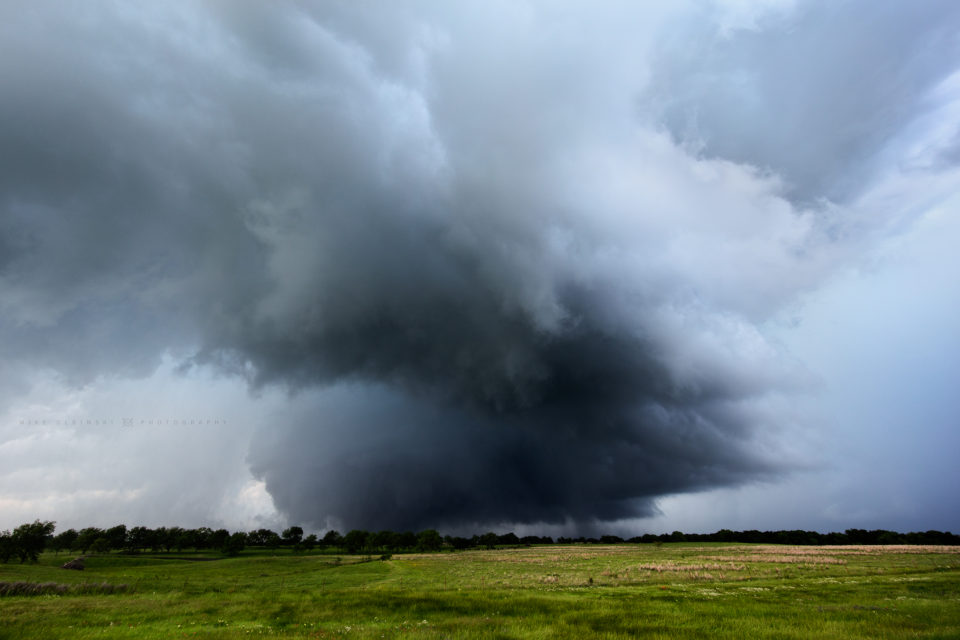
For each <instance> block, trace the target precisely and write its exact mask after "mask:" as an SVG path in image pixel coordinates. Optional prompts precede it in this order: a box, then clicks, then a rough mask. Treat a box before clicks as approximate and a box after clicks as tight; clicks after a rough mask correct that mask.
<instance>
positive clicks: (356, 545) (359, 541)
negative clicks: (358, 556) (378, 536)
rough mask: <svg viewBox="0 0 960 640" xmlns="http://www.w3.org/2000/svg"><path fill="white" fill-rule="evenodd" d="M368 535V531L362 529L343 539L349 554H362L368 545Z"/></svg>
mask: <svg viewBox="0 0 960 640" xmlns="http://www.w3.org/2000/svg"><path fill="white" fill-rule="evenodd" d="M368 535H369V534H368V533H367V532H366V531H362V530H360V529H354V530H352V531H350V532H348V533H347V535H345V536H344V537H343V546H344V548H345V549H346V550H347V553H360V551H361V550H362V549H363V548H364V547H365V546H366V545H367V536H368Z"/></svg>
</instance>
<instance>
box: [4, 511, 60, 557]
mask: <svg viewBox="0 0 960 640" xmlns="http://www.w3.org/2000/svg"><path fill="white" fill-rule="evenodd" d="M55 526H56V523H54V522H40V521H39V520H35V521H33V522H32V523H30V524H22V525H20V526H19V527H17V528H16V529H14V530H13V534H12V535H11V538H12V540H13V549H14V552H15V553H16V554H17V556H19V558H20V562H25V561H27V560H29V561H30V562H36V561H37V558H38V557H39V556H40V554H41V553H43V548H44V547H45V546H46V544H47V536H49V535H52V534H53V530H54V528H55Z"/></svg>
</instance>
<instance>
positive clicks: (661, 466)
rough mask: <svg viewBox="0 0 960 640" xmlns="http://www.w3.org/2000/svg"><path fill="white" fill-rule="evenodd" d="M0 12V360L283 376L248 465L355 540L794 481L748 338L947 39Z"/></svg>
mask: <svg viewBox="0 0 960 640" xmlns="http://www.w3.org/2000/svg"><path fill="white" fill-rule="evenodd" d="M0 11H2V12H3V14H4V15H3V18H4V20H3V21H2V26H0V43H2V44H0V73H2V77H3V79H4V80H3V82H4V86H5V88H6V90H5V91H4V93H3V96H2V97H0V176H2V177H0V230H2V233H0V249H2V258H0V292H2V298H0V312H2V313H0V332H2V335H3V336H4V337H5V340H4V342H3V347H2V353H3V357H4V359H5V361H6V362H7V363H8V364H6V365H5V366H6V368H7V370H6V371H3V372H0V373H2V374H3V377H4V378H6V377H11V378H15V377H16V372H17V370H18V368H19V369H23V370H27V369H31V368H43V369H51V370H54V371H56V372H58V374H59V375H62V376H64V378H65V379H66V380H67V381H68V382H69V383H70V384H75V385H82V384H85V383H89V382H90V381H91V380H95V379H97V378H98V377H103V376H114V377H136V376H146V375H148V374H149V373H150V372H152V371H154V370H155V369H156V367H157V366H158V365H159V363H160V362H161V359H162V358H163V356H164V354H173V356H174V357H176V358H177V359H178V360H179V361H180V362H181V366H182V368H183V369H188V368H190V367H191V366H196V367H213V368H215V369H216V370H218V371H221V372H226V373H228V374H230V375H234V376H238V377H240V378H242V379H244V380H246V381H247V382H248V383H249V385H250V387H251V389H253V390H254V391H257V390H259V389H263V388H266V387H274V386H276V387H280V388H283V389H286V390H289V391H290V392H291V394H292V395H291V397H290V399H289V401H288V404H287V408H286V410H285V411H283V412H280V413H278V414H277V415H276V416H275V419H274V420H271V421H269V422H267V423H264V424H263V425H261V426H260V427H259V429H258V432H257V434H256V435H255V436H254V438H253V441H252V443H251V447H250V451H249V454H248V462H249V464H250V466H251V469H252V470H253V472H254V473H255V474H256V475H257V476H258V477H260V478H263V479H264V480H265V482H266V486H267V489H268V490H269V491H270V493H271V495H272V496H273V498H274V501H275V502H276V504H277V506H278V508H279V509H280V510H281V511H283V512H284V513H285V514H287V515H288V516H289V517H290V518H292V519H296V520H299V521H302V522H303V523H305V524H312V525H315V526H324V525H325V524H326V523H329V522H341V523H343V526H351V527H352V526H363V527H370V528H379V527H391V528H396V527H410V528H416V527H422V526H427V525H435V526H436V525H443V526H451V527H455V526H458V525H461V524H463V523H471V522H476V523H493V522H505V521H511V522H549V523H563V522H574V523H590V522H593V521H609V520H616V519H622V518H626V517H632V516H641V515H649V514H651V513H653V512H654V511H655V500H656V498H657V497H658V496H662V495H666V494H676V493H681V492H685V491H697V490H704V489H709V488H716V487H724V486H736V485H739V484H742V483H745V482H748V481H751V480H755V479H758V478H772V477H776V476H777V475H779V474H782V473H784V472H787V471H789V470H790V469H794V468H797V467H798V466H800V465H801V464H803V463H804V461H803V460H800V459H797V458H796V457H795V456H794V457H791V456H788V455H787V454H786V453H785V450H786V449H788V447H786V448H785V447H780V446H779V445H780V443H781V442H782V441H783V439H784V438H786V437H787V436H786V435H784V431H783V430H784V425H783V424H781V423H780V422H778V419H777V417H776V416H771V415H770V414H769V412H768V411H766V409H765V406H766V405H765V403H766V402H767V401H768V400H769V399H770V398H772V397H782V396H785V395H787V396H789V395H790V394H793V393H796V392H798V391H802V390H804V389H807V388H808V387H809V384H810V379H809V378H810V377H809V375H808V374H807V373H806V372H805V371H804V368H803V367H802V365H800V364H799V363H798V362H796V361H795V360H794V359H793V358H792V357H791V356H790V355H789V354H788V353H786V352H785V351H784V350H783V349H782V348H781V347H779V346H778V344H777V343H776V342H774V341H772V340H770V339H769V338H768V337H767V335H766V329H765V323H766V322H768V321H769V320H770V319H771V317H773V314H775V313H776V312H778V311H779V310H781V309H783V307H784V306H785V305H788V304H791V303H793V302H794V301H795V300H796V299H797V296H798V295H799V294H801V293H803V292H805V291H809V290H811V289H813V288H815V287H816V286H818V284H819V283H821V282H822V281H823V279H824V278H825V277H826V276H828V275H830V274H831V273H833V271H834V270H835V269H836V267H837V265H838V264H842V263H843V261H844V260H846V259H848V257H849V255H850V254H851V252H852V251H854V249H855V246H856V241H855V240H854V241H849V242H846V241H845V242H841V241H839V240H838V239H837V238H838V237H839V234H837V233H836V228H837V227H838V226H839V227H843V225H844V224H845V223H844V219H843V216H845V215H846V214H847V210H846V206H847V204H848V200H849V198H848V196H850V194H852V193H853V192H854V191H855V190H853V189H851V188H849V184H851V183H850V182H849V181H850V180H854V181H857V180H862V176H863V175H867V174H868V173H869V169H870V158H871V157H873V156H872V154H873V152H874V151H875V150H876V149H877V148H878V147H879V146H880V145H882V144H883V143H884V141H885V140H887V139H888V138H889V137H890V132H891V131H894V130H898V128H899V127H901V125H902V123H904V122H907V121H908V120H910V118H911V116H912V115H914V111H915V110H917V109H919V108H920V106H919V104H920V103H918V102H917V100H916V96H915V94H916V93H917V92H922V91H923V90H926V89H927V88H929V87H932V86H933V85H934V84H935V82H936V81H938V80H940V79H942V78H943V77H944V76H945V75H946V74H947V73H948V72H949V71H950V69H949V65H948V64H947V63H946V62H944V61H942V60H941V59H938V58H937V57H936V56H935V55H933V52H944V51H952V47H954V45H955V43H953V42H949V41H946V40H943V39H942V38H941V36H940V35H938V34H940V29H941V27H940V25H941V24H942V22H941V21H940V20H939V19H938V16H941V15H946V16H949V11H952V9H951V8H950V7H949V6H947V5H943V6H942V7H941V6H939V5H930V6H929V7H927V8H926V9H925V10H924V11H922V12H917V14H915V15H914V14H911V16H910V21H909V25H910V28H909V29H905V30H904V33H903V34H902V35H899V34H900V32H899V31H897V32H896V34H894V32H893V31H892V30H891V29H892V25H893V24H894V23H897V24H898V25H899V26H902V24H901V23H900V20H899V16H900V14H901V13H902V12H897V11H893V10H889V11H887V12H886V13H884V12H880V13H879V14H877V16H875V17H872V18H871V20H870V21H868V22H867V23H866V24H860V23H857V22H856V21H855V20H854V18H855V17H856V16H858V15H860V13H859V12H853V13H850V14H847V13H844V12H845V11H846V9H844V10H842V11H840V13H839V14H835V12H832V11H829V10H827V9H826V8H825V7H824V6H821V5H819V4H815V5H813V6H812V7H804V8H801V9H797V10H796V11H786V12H775V14H771V15H774V16H775V18H769V19H770V20H775V21H774V22H773V23H772V25H773V26H771V27H769V28H764V25H766V23H765V22H764V20H765V19H767V13H766V12H763V11H761V12H760V15H759V16H753V17H751V16H748V18H749V19H747V20H746V22H747V23H748V24H754V25H760V26H754V28H753V29H747V30H736V29H735V30H733V31H729V30H725V29H724V28H723V25H724V24H725V23H724V22H723V20H719V21H718V20H714V19H710V20H708V21H706V22H704V21H703V20H702V19H701V18H700V17H699V16H698V15H697V14H696V13H695V12H692V11H691V10H690V9H689V8H686V7H682V6H680V5H678V6H677V8H672V9H658V10H656V11H653V10H648V9H643V10H641V9H637V8H634V7H633V6H632V5H630V4H624V5H611V6H609V7H605V8H604V9H603V10H598V11H590V12H587V11H581V10H575V9H573V8H570V7H560V6H554V5H544V6H540V5H538V4H531V5H515V4H512V3H511V4H509V5H508V6H507V5H505V6H502V7H499V8H490V7H488V6H487V5H486V4H484V5H472V6H470V7H466V8H464V7H457V8H455V9H454V8H445V9H442V8H437V7H431V6H429V5H425V6H419V5H406V6H404V7H402V8H398V7H392V8H389V9H386V8H385V9H382V10H378V11H374V10H371V9H369V8H365V7H358V6H354V5H346V4H335V5H332V6H323V7H320V6H318V5H312V4H309V3H297V2H288V3H280V4H278V5H271V8H270V9H269V10H267V9H266V8H265V7H264V6H263V5H261V4H259V3H222V2H210V3H202V4H196V3H170V4H169V5H165V6H163V7H137V8H127V9H125V10H122V11H121V10H116V9H109V10H108V9H107V8H104V7H90V6H87V7H83V8H79V7H69V8H64V7H61V6H58V5H54V4H43V3H37V4H36V5H35V6H34V8H31V9H29V10H27V9H20V8H11V7H6V8H4V9H3V10H0ZM941 12H946V13H941ZM721 13H722V12H721ZM844 25H846V26H849V27H850V28H851V29H852V31H851V32H850V33H849V34H846V35H845V36H844V37H845V38H846V39H844V38H841V37H840V35H839V32H840V31H842V30H843V26H844ZM387 27H389V28H387ZM665 33H666V34H669V33H680V34H695V35H697V39H696V42H697V43H699V44H697V46H694V45H693V44H690V46H689V47H687V44H684V48H685V49H686V51H684V52H682V53H681V52H678V50H677V47H676V46H673V45H670V44H669V43H666V44H665V42H664V40H663V34H665ZM784 34H788V36H789V37H784ZM891 34H893V35H891ZM887 35H890V36H891V38H893V37H894V35H896V37H895V38H894V42H893V44H894V45H896V46H893V45H891V46H890V47H889V48H887V47H876V50H877V56H872V55H871V54H870V53H869V52H870V51H873V50H874V48H875V47H873V44H872V43H873V39H876V38H885V37H886V36H887ZM847 36H849V37H847ZM938 38H941V39H938ZM821 39H823V40H825V41H827V42H828V43H830V44H831V46H833V45H835V46H836V47H838V49H837V50H836V51H833V50H831V49H829V47H828V48H827V49H825V50H824V51H826V53H824V52H823V51H821V52H820V53H818V54H817V56H816V57H815V58H814V59H813V62H812V63H811V64H809V65H803V66H802V67H801V66H798V63H797V60H798V58H804V59H806V58H805V56H806V53H807V52H809V51H813V50H815V49H818V46H816V43H817V42H818V41H819V40H821ZM919 41H925V42H929V43H930V44H929V47H930V49H929V50H928V51H926V53H918V54H917V55H916V56H904V55H900V54H902V53H903V51H906V50H911V51H912V48H911V47H913V45H915V44H916V43H917V42H919ZM684 42H687V41H686V40H684ZM840 42H843V44H842V45H841V44H838V43H840ZM844 47H846V48H849V49H850V50H856V51H857V52H861V53H862V55H860V54H858V56H854V57H848V58H844V60H845V61H846V64H845V65H840V66H839V67H838V66H837V65H834V63H833V57H834V55H835V54H836V55H840V53H841V49H843V48H844ZM881 49H882V52H883V54H884V55H885V56H886V55H889V56H890V57H889V58H880V57H879V56H880V53H881V51H880V50H881ZM831 51H833V53H830V52H831ZM769 52H772V54H770V55H767V54H768V53H769ZM863 52H866V53H863ZM761 53H763V55H761ZM948 59H949V57H948ZM953 59H955V58H953ZM878 60H879V61H880V63H882V64H886V62H889V63H890V64H894V62H896V65H894V67H893V68H895V70H896V71H895V73H892V74H889V75H886V74H880V75H877V74H875V73H873V75H870V74H869V73H868V72H870V70H871V69H874V68H875V65H876V64H877V61H878ZM884 61H886V62H884ZM897 65H899V66H897ZM800 71H802V72H803V73H805V74H809V75H808V76H803V77H800V78H799V80H796V78H797V77H798V73H799V72H800ZM828 71H830V72H829V73H828ZM733 77H745V78H749V84H750V87H748V88H749V91H748V90H746V89H743V88H742V87H739V85H736V86H735V85H731V84H730V83H729V82H728V81H729V79H730V78H733ZM853 77H857V78H862V83H863V85H864V87H865V88H864V89H863V90H860V91H857V92H855V93H856V95H854V96H851V95H848V93H847V86H848V85H847V82H846V80H847V79H849V78H853ZM790 78H794V80H793V81H791V80H790ZM793 82H796V84H793ZM711 87H713V88H719V89H718V91H713V90H712V89H711ZM738 87H739V88H738ZM705 88H706V90H705ZM787 89H791V91H792V93H791V91H787ZM725 92H729V93H730V95H731V96H732V97H733V98H736V100H732V99H731V100H728V99H726V98H725V97H724V96H726V95H727V93H725ZM810 93H816V94H822V95H823V101H822V102H821V101H819V100H818V101H816V102H815V104H822V105H824V106H823V108H822V109H819V110H818V109H814V110H812V111H811V110H808V109H803V108H800V107H802V106H803V105H809V104H814V103H812V102H811V101H810V100H808V99H807V98H806V96H808V95H809V94H810ZM748 96H754V97H755V98H756V102H755V103H751V105H753V106H752V107H750V108H749V109H747V108H745V107H744V105H743V104H741V103H740V102H738V101H742V100H746V99H747V97H748ZM791 96H792V97H791ZM831 100H832V102H831ZM882 101H886V102H888V103H889V108H888V109H886V110H878V109H877V103H878V102H882ZM638 105H639V107H640V108H639V109H638ZM748 106H749V105H748ZM658 110H659V111H658ZM691 112H693V113H695V114H696V115H697V118H696V123H697V126H698V127H700V129H698V130H697V135H699V136H702V138H703V141H704V142H705V144H706V146H705V147H703V151H704V153H703V154H702V155H698V154H697V153H691V152H690V148H689V146H684V144H678V143H677V142H676V141H675V140H676V138H677V137H682V136H681V135H680V134H679V133H678V132H679V131H680V128H681V126H685V125H682V123H683V122H684V118H686V117H687V115H688V114H689V113H691ZM768 112H769V113H776V114H780V115H779V117H778V118H773V117H772V116H771V117H766V116H764V117H762V118H761V117H760V116H759V114H766V113H768ZM828 112H829V114H828ZM651 114H654V116H655V118H654V119H653V120H652V121H651V120H650V118H651ZM745 122H752V123H753V125H754V127H755V129H744V127H743V126H740V125H742V124H743V123H745ZM661 123H666V126H667V127H668V129H670V130H672V134H671V132H670V131H666V132H665V131H662V130H661ZM853 123H866V125H867V126H866V128H865V129H863V130H859V129H858V130H852V129H851V127H852V124H853ZM734 125H736V126H734ZM814 134H816V135H814ZM821 158H831V159H836V160H837V162H836V163H835V164H830V163H827V162H820V159H821ZM731 160H732V161H731ZM737 163H745V164H737ZM758 166H759V167H763V169H762V170H761V169H757V168H755V167H758ZM767 169H770V171H768V170H767ZM781 178H782V179H781ZM797 196H801V197H797ZM819 197H824V198H833V199H834V200H835V202H834V203H832V204H830V205H829V206H828V205H825V204H819V205H817V206H816V207H810V206H806V205H802V204H797V203H798V202H810V201H816V200H817V198H819ZM845 198H846V199H845ZM11 397H12V396H11ZM11 397H8V398H7V402H8V403H9V402H12V400H11Z"/></svg>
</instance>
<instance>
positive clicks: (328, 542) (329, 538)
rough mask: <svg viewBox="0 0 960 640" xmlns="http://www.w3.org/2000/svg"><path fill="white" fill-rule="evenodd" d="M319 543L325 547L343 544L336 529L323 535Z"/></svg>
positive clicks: (341, 537)
mask: <svg viewBox="0 0 960 640" xmlns="http://www.w3.org/2000/svg"><path fill="white" fill-rule="evenodd" d="M320 543H321V544H322V545H323V546H325V547H339V546H341V545H342V544H343V536H341V535H340V532H339V531H337V530H336V529H331V530H330V531H327V532H326V533H325V534H324V535H323V539H322V540H321V541H320Z"/></svg>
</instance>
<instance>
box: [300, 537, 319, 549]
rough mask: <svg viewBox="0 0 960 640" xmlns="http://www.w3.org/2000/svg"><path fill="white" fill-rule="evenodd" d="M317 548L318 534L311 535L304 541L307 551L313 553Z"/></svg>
mask: <svg viewBox="0 0 960 640" xmlns="http://www.w3.org/2000/svg"><path fill="white" fill-rule="evenodd" d="M315 546H317V534H315V533H311V534H310V535H308V536H307V537H306V538H304V539H303V548H304V549H306V550H307V551H313V548H314V547H315Z"/></svg>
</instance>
